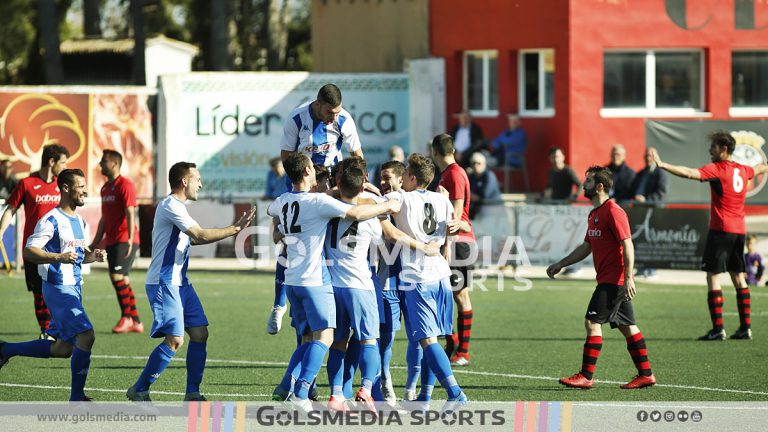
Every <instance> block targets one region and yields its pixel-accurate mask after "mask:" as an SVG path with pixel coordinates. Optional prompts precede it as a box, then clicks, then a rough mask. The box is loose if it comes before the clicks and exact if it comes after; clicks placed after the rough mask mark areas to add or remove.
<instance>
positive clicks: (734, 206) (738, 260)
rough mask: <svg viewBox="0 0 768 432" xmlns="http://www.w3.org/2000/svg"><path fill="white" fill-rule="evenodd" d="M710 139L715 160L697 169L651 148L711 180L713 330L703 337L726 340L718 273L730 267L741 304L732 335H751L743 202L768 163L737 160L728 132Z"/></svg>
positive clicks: (708, 249)
mask: <svg viewBox="0 0 768 432" xmlns="http://www.w3.org/2000/svg"><path fill="white" fill-rule="evenodd" d="M709 140H710V146H709V154H710V156H711V157H712V163H710V164H707V165H704V166H703V167H701V168H698V169H695V168H688V167H684V166H678V165H671V164H668V163H665V162H662V161H661V158H660V157H659V154H658V152H657V151H656V150H651V152H652V156H653V158H654V160H655V162H656V165H657V166H658V167H659V168H661V169H664V170H666V171H669V172H670V173H672V174H674V175H676V176H678V177H683V178H688V179H691V180H699V181H702V182H704V181H706V182H709V187H710V189H711V197H712V204H711V208H710V220H709V232H708V234H707V243H706V246H705V247H704V256H703V257H702V263H701V269H702V270H704V271H705V272H707V288H708V289H709V292H708V296H707V304H708V305H709V315H710V319H711V320H712V330H710V331H709V332H707V334H705V335H704V336H702V337H700V338H699V340H704V341H712V340H725V335H726V333H725V328H724V326H723V291H722V288H721V287H720V281H719V279H718V277H719V274H720V273H723V272H726V271H727V272H728V273H729V274H730V276H731V281H732V282H733V286H734V287H735V288H736V298H737V304H738V308H739V323H740V326H739V329H738V330H737V331H736V332H734V333H733V334H732V335H731V339H752V329H751V318H750V312H751V310H750V309H751V300H750V295H749V287H748V285H747V282H746V280H745V279H744V269H745V267H744V239H745V235H746V232H747V230H746V223H745V221H744V216H745V210H744V204H745V201H746V197H747V184H748V182H749V181H750V180H752V179H753V178H754V177H755V176H756V175H760V174H763V173H765V172H768V165H765V164H762V165H758V166H756V167H754V168H752V167H749V166H746V165H741V164H739V163H736V162H734V161H732V160H731V156H732V155H733V151H734V149H735V148H736V141H735V140H734V139H733V137H732V136H731V134H729V133H728V132H725V131H717V132H714V133H712V134H710V135H709Z"/></svg>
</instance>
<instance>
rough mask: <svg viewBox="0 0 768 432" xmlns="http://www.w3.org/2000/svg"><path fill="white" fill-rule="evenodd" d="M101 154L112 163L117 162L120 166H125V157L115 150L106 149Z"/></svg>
mask: <svg viewBox="0 0 768 432" xmlns="http://www.w3.org/2000/svg"><path fill="white" fill-rule="evenodd" d="M101 154H102V156H103V157H105V158H107V159H109V160H111V161H112V162H117V164H118V165H120V166H122V165H123V155H121V154H120V153H118V152H116V151H114V150H110V149H106V150H104V151H102V152H101Z"/></svg>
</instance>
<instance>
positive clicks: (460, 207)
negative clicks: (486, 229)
mask: <svg viewBox="0 0 768 432" xmlns="http://www.w3.org/2000/svg"><path fill="white" fill-rule="evenodd" d="M451 205H452V206H453V215H454V218H455V219H453V220H451V221H448V232H449V233H451V234H456V233H457V232H472V227H471V226H470V225H469V222H467V221H465V220H463V219H461V214H462V212H463V211H464V200H463V199H457V200H451ZM456 215H458V216H456Z"/></svg>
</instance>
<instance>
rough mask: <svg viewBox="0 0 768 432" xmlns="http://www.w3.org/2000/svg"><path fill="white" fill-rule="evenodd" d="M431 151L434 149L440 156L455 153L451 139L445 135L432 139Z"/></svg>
mask: <svg viewBox="0 0 768 432" xmlns="http://www.w3.org/2000/svg"><path fill="white" fill-rule="evenodd" d="M432 149H434V150H435V151H436V152H437V154H439V155H440V156H446V155H449V154H453V153H455V151H456V149H455V148H454V146H453V137H452V136H450V135H448V134H445V133H444V134H440V135H436V136H435V137H434V138H432Z"/></svg>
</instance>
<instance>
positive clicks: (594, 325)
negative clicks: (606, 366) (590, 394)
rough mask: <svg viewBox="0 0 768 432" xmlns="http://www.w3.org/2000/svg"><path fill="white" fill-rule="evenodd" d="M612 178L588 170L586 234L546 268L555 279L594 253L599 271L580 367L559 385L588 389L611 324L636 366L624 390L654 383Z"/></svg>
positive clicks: (631, 250)
mask: <svg viewBox="0 0 768 432" xmlns="http://www.w3.org/2000/svg"><path fill="white" fill-rule="evenodd" d="M612 184H613V179H612V176H611V172H610V171H609V170H608V168H605V167H599V166H593V167H590V168H589V169H588V170H587V178H586V180H584V186H583V187H584V196H585V197H587V198H589V199H590V200H591V201H592V205H593V206H594V209H593V210H592V211H591V212H590V213H589V217H588V221H587V235H586V236H585V237H584V243H582V244H581V245H579V246H578V247H577V248H576V249H574V250H573V252H571V253H570V254H569V255H568V256H567V257H565V258H563V259H562V260H560V261H559V262H557V263H555V264H552V265H551V266H549V267H548V268H547V275H548V276H549V277H551V278H553V279H554V277H555V276H556V275H557V274H558V273H559V272H560V270H562V269H563V267H567V266H569V265H571V264H575V263H577V262H579V261H581V260H583V259H584V258H586V257H588V256H589V254H590V253H592V258H593V259H594V262H595V271H596V272H597V288H595V292H594V293H593V294H592V299H591V300H590V301H589V306H588V307H587V314H586V316H585V317H584V319H585V327H586V329H587V341H586V342H585V343H584V351H583V353H584V354H583V361H582V365H581V371H579V372H578V373H576V374H575V375H573V376H571V377H568V378H562V379H561V380H560V383H561V384H563V385H566V386H568V387H576V388H585V389H588V388H592V384H593V383H594V380H593V378H592V375H593V373H594V371H595V364H596V363H597V358H598V356H599V355H600V350H601V348H602V347H603V333H602V325H603V324H604V323H610V325H611V328H616V327H618V328H619V331H620V332H621V333H622V334H623V335H624V337H625V338H626V339H627V351H629V355H630V356H631V357H632V361H633V362H634V363H635V367H636V368H637V376H636V377H635V378H634V379H632V381H630V382H628V383H627V384H623V385H622V386H621V388H623V389H636V388H642V387H648V386H652V385H654V384H656V377H654V376H653V372H651V364H650V363H649V362H648V353H647V351H646V348H645V339H644V338H643V334H642V333H640V329H639V328H638V327H637V325H635V313H634V310H633V308H632V297H634V296H635V292H636V291H635V281H634V280H633V278H632V273H633V267H634V261H635V247H634V245H633V244H632V233H631V231H630V229H629V220H628V219H627V214H626V213H625V212H624V210H623V209H622V208H621V207H619V206H618V204H616V203H615V202H614V201H612V200H610V199H608V191H609V190H611V186H612Z"/></svg>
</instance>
